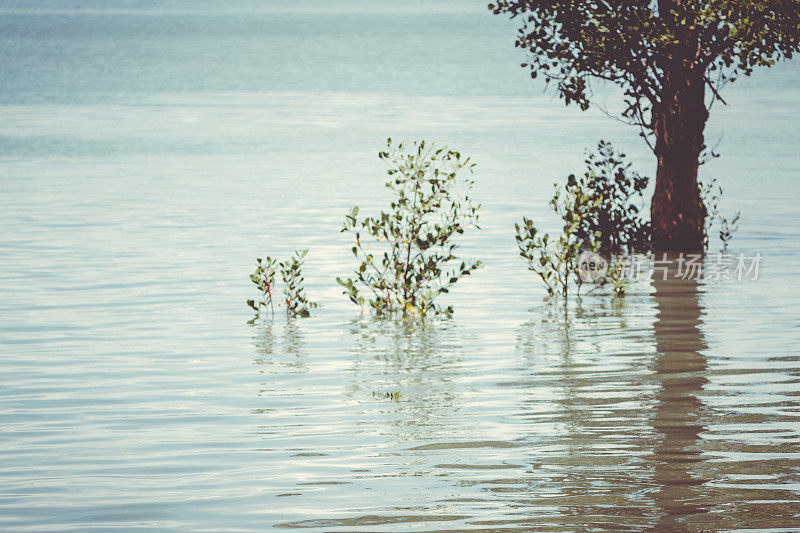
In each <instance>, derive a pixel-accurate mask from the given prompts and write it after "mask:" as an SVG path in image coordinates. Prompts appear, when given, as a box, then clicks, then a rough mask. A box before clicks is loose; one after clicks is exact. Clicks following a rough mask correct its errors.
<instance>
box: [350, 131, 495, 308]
mask: <svg viewBox="0 0 800 533" xmlns="http://www.w3.org/2000/svg"><path fill="white" fill-rule="evenodd" d="M379 157H380V158H381V159H382V160H384V161H385V162H386V163H387V164H388V165H389V170H388V172H387V173H388V175H389V180H388V181H387V182H386V186H387V187H388V188H389V189H390V190H391V191H392V193H393V194H394V198H393V200H392V201H391V203H390V205H389V210H388V211H386V212H385V211H382V212H381V213H380V214H379V215H378V216H375V217H364V218H363V219H359V218H358V207H354V208H353V209H352V211H351V212H350V214H348V215H347V216H346V217H345V222H344V227H343V228H342V231H343V232H350V233H352V234H353V235H354V237H355V244H354V246H353V248H352V251H353V255H355V256H356V258H357V260H358V266H357V267H356V269H355V278H347V279H342V278H337V279H336V281H337V282H338V283H339V284H340V285H341V286H342V287H344V289H345V292H344V294H346V295H347V296H348V297H349V298H350V300H351V301H352V302H354V303H356V304H358V305H360V306H362V307H364V306H365V305H369V306H370V307H371V308H372V309H373V310H374V312H375V313H376V314H378V315H386V314H394V313H402V314H403V315H425V314H429V313H432V314H438V313H451V312H452V307H447V308H444V309H442V308H441V307H440V306H438V305H437V304H436V303H434V300H435V299H436V297H437V296H439V295H440V294H445V293H447V292H449V290H450V288H451V287H452V286H453V285H454V284H455V283H456V282H457V281H458V280H459V279H460V278H461V277H462V276H467V275H470V274H471V273H472V272H473V271H474V270H475V269H477V268H479V267H480V266H481V262H480V261H459V259H458V258H457V257H456V255H455V252H456V249H457V247H458V246H457V244H456V242H455V238H456V236H457V235H460V234H462V233H464V231H465V230H466V229H468V228H471V227H476V228H477V227H478V226H477V221H478V209H479V208H480V204H477V203H475V202H474V201H473V200H472V198H471V197H470V196H469V194H470V191H471V189H472V186H473V183H474V181H473V180H472V179H471V178H464V177H462V174H463V173H468V174H470V175H471V174H472V169H473V168H474V167H475V164H474V163H472V162H471V160H470V159H469V158H468V157H467V158H464V157H462V156H461V154H460V153H459V152H457V151H455V150H450V149H448V148H447V147H437V146H435V145H433V144H428V143H426V142H425V141H421V142H414V143H411V144H404V143H400V144H397V145H393V144H392V140H391V139H389V140H388V147H387V150H386V151H384V152H380V154H379ZM364 291H367V292H368V295H366V296H363V295H362V294H363V292H364Z"/></svg>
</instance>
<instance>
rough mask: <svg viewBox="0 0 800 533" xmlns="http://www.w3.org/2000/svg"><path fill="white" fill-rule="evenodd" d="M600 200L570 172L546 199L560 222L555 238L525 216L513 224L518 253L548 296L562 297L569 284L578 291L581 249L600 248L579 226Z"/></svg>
mask: <svg viewBox="0 0 800 533" xmlns="http://www.w3.org/2000/svg"><path fill="white" fill-rule="evenodd" d="M600 202H601V200H600V198H599V197H598V196H597V195H595V194H593V193H592V191H591V190H590V189H589V188H588V186H587V183H586V179H585V178H580V179H579V178H576V177H575V175H574V174H573V175H570V176H569V178H568V179H567V185H566V187H564V188H563V189H562V188H559V187H558V186H557V185H556V190H555V193H554V195H553V198H552V199H551V200H550V207H551V208H552V209H553V211H555V212H556V214H558V215H559V217H560V218H561V220H562V221H563V223H564V225H563V228H562V231H561V233H560V234H559V235H558V237H555V238H552V239H551V237H550V234H548V233H542V232H540V231H539V229H538V228H537V227H536V226H535V225H534V222H533V220H531V219H529V218H523V219H522V224H515V225H514V227H515V228H516V230H517V236H516V239H517V247H518V248H519V251H520V256H522V258H523V259H524V260H525V261H526V262H527V263H528V269H529V270H532V271H533V272H535V273H536V274H537V275H538V276H539V277H540V278H541V280H542V282H543V283H544V285H545V288H546V289H547V294H548V295H550V296H556V295H559V296H562V297H563V298H564V299H565V300H566V298H567V296H568V294H569V288H570V285H571V284H574V285H575V286H577V288H578V291H580V286H581V285H582V284H583V278H582V277H581V275H580V272H579V256H580V254H581V251H582V250H588V251H590V252H597V251H598V250H599V247H600V239H599V238H598V235H597V234H596V233H593V234H591V235H585V236H583V234H582V233H581V232H580V229H581V228H585V227H586V226H587V225H588V221H589V220H590V219H592V218H593V217H596V215H597V209H598V208H599V206H600Z"/></svg>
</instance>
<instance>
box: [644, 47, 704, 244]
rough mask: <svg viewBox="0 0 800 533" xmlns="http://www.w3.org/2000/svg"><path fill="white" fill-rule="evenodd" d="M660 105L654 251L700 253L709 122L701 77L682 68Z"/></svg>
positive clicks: (652, 209) (657, 112) (674, 73)
mask: <svg viewBox="0 0 800 533" xmlns="http://www.w3.org/2000/svg"><path fill="white" fill-rule="evenodd" d="M665 81H666V83H665V89H664V92H663V94H662V98H661V101H660V102H659V103H658V104H656V105H654V106H653V126H654V132H655V136H656V145H655V152H656V157H657V158H658V170H657V171H656V186H655V192H654V194H653V201H652V204H651V207H650V218H651V222H652V230H653V239H652V243H653V249H654V250H656V251H674V252H696V251H702V250H703V248H704V246H703V240H704V235H703V228H704V225H705V218H706V208H705V206H704V205H703V199H702V197H701V196H700V186H699V184H698V181H697V172H698V167H699V160H700V154H701V153H702V151H703V149H704V148H705V141H704V137H703V130H704V129H705V125H706V121H707V120H708V110H707V109H706V106H705V81H704V78H703V75H702V73H695V72H692V71H691V70H689V69H683V68H680V63H678V65H677V66H676V68H675V69H674V70H672V72H670V73H669V74H668V76H667V79H666V80H665Z"/></svg>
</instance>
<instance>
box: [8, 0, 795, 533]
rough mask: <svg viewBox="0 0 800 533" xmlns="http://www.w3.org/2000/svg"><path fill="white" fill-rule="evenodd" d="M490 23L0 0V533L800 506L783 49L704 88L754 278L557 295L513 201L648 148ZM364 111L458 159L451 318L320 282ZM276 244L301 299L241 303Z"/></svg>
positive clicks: (789, 80) (626, 522)
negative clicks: (571, 102)
mask: <svg viewBox="0 0 800 533" xmlns="http://www.w3.org/2000/svg"><path fill="white" fill-rule="evenodd" d="M320 6H321V7H320ZM513 39H514V26H513V25H511V24H509V23H508V22H507V21H504V20H503V19H500V18H497V17H493V16H490V15H489V13H488V11H487V10H486V9H485V6H484V4H483V3H482V2H467V1H461V2H452V1H445V2H437V3H436V4H435V6H434V7H431V6H429V5H428V3H423V2H405V3H403V4H399V5H396V4H394V3H389V2H354V1H347V2H337V3H336V4H335V5H334V4H333V3H323V2H317V3H312V2H294V3H291V4H288V3H282V2H281V3H278V2H274V3H272V2H269V3H268V2H226V3H224V6H223V3H211V2H196V1H194V2H190V1H188V0H186V1H178V0H170V1H165V2H133V1H129V2H125V1H121V0H120V1H112V0H110V1H100V0H96V1H94V2H88V1H87V2H79V1H61V2H56V1H50V2H46V1H26V2H8V1H4V2H2V3H0V69H2V70H1V72H2V76H0V530H3V531H30V530H40V531H78V530H89V529H96V530H99V531H116V530H122V529H128V528H129V529H136V530H144V529H150V528H152V529H159V530H164V531H170V530H172V531H223V530H224V531H255V530H259V531H261V530H270V529H273V527H280V528H289V527H294V528H306V529H310V530H319V531H362V530H363V531H389V530H407V531H433V530H437V531H439V530H449V531H452V530H484V531H529V530H537V529H541V530H548V531H551V530H558V529H565V530H590V529H593V530H642V529H649V528H653V529H660V530H677V531H679V530H688V531H694V530H741V529H759V530H768V529H773V530H776V531H778V530H779V531H787V530H790V529H792V528H794V529H795V530H798V531H800V472H799V469H800V397H799V396H798V391H799V390H800V387H798V384H799V383H800V376H798V374H800V362H799V361H798V357H799V356H800V350H798V347H797V341H798V338H799V337H800V335H798V333H800V328H799V327H798V326H799V323H798V318H797V317H798V305H797V299H798V297H800V291H799V290H798V288H797V281H798V274H800V266H798V261H800V254H799V253H798V251H799V250H798V236H799V235H798V234H799V233H800V214H798V209H797V205H798V201H799V200H800V189H799V188H798V186H797V182H796V179H797V168H796V166H797V164H798V162H800V156H798V153H797V151H798V130H799V129H800V127H798V123H799V122H798V118H800V90H798V89H797V87H798V86H800V64H798V63H795V64H788V65H780V66H779V67H778V68H776V69H774V70H773V71H771V72H766V73H760V74H759V75H758V76H756V77H755V78H753V79H748V80H743V81H741V82H739V83H738V85H734V86H732V87H731V88H730V89H729V90H728V91H727V92H726V93H725V96H726V99H727V101H728V103H729V104H730V106H729V107H727V108H725V107H723V106H719V107H715V109H714V111H713V113H712V122H711V125H710V132H709V136H708V138H709V144H711V145H714V144H716V143H717V142H719V148H718V150H719V151H720V152H721V153H722V154H723V157H722V158H721V159H719V160H717V161H714V162H713V163H710V164H709V165H708V166H707V167H706V168H705V169H704V173H705V174H706V176H717V177H719V178H720V180H721V182H722V183H723V184H724V185H725V187H726V196H725V198H724V201H723V209H724V210H725V211H729V212H730V211H734V210H741V211H742V212H743V218H742V222H741V230H740V232H739V234H738V235H737V236H736V238H735V239H734V241H733V246H732V252H733V253H740V252H741V253H747V254H754V253H756V252H760V253H761V254H763V261H762V269H761V277H760V279H759V280H758V281H756V282H742V283H729V284H714V283H709V284H706V283H702V282H701V283H692V282H683V283H677V282H675V283H655V284H653V283H644V282H643V283H640V284H638V285H636V286H634V287H633V288H632V290H631V294H630V295H629V296H628V297H627V298H626V299H625V300H624V302H623V303H622V304H612V303H611V302H610V301H609V300H608V299H604V298H585V299H584V300H583V302H582V304H581V306H580V308H579V309H575V308H573V309H572V311H571V314H570V319H569V320H568V321H565V320H564V319H563V317H562V316H560V315H559V314H558V313H557V312H555V311H554V310H553V309H551V308H549V307H548V306H547V305H545V304H544V303H543V302H542V297H543V292H542V289H541V288H540V286H539V284H538V283H537V280H536V278H535V276H534V274H532V273H530V272H527V271H526V270H525V266H524V264H523V263H522V262H521V261H520V260H519V258H518V257H517V256H516V253H517V252H516V249H515V243H514V238H513V222H514V221H516V220H517V219H519V218H521V217H522V216H523V215H528V216H535V217H540V218H541V219H542V220H543V221H545V223H546V224H549V225H550V226H551V227H553V226H554V225H555V221H553V220H552V219H550V218H544V217H547V213H546V199H547V198H548V197H549V195H550V193H551V186H552V183H553V182H554V181H556V180H557V179H562V178H563V177H564V176H565V175H566V174H568V173H570V172H576V171H580V170H581V165H582V159H583V150H584V149H585V148H587V147H589V146H591V145H593V144H595V143H596V142H597V141H598V140H599V139H600V138H607V139H610V140H612V141H614V142H615V143H617V144H618V145H619V146H620V147H623V148H624V149H626V151H627V152H628V153H629V154H630V155H631V156H632V158H633V160H634V161H635V162H636V163H637V166H638V167H639V168H640V169H641V170H642V171H643V172H645V173H648V174H651V175H652V173H653V168H654V162H653V158H652V155H651V154H649V153H648V151H647V148H646V147H645V146H644V144H643V143H642V142H641V140H640V139H638V137H637V133H636V132H635V131H634V130H632V129H629V128H626V127H625V126H623V125H620V124H618V123H616V122H615V121H613V120H611V119H608V118H606V117H605V116H604V115H602V113H600V112H599V111H592V112H589V113H581V112H579V111H577V110H574V109H565V108H564V107H563V105H562V104H561V103H560V102H559V101H557V100H556V99H555V98H553V97H552V95H551V94H550V93H546V92H543V87H542V86H541V84H539V83H534V82H533V81H531V80H529V79H528V77H527V72H526V71H525V70H523V69H521V68H520V67H519V63H520V62H521V61H522V59H523V57H524V56H523V55H522V52H521V51H520V50H518V49H515V48H514V47H513ZM608 102H609V104H613V102H614V100H613V98H612V97H609V100H608ZM388 136H391V137H393V138H397V139H403V138H405V139H415V138H426V139H430V140H436V141H439V142H443V143H449V144H451V145H453V146H455V147H457V148H458V149H460V150H461V151H463V152H465V153H467V154H469V155H471V156H472V157H473V158H474V159H475V161H476V162H477V163H478V164H479V166H478V168H477V171H478V174H477V179H478V184H477V191H476V196H477V197H478V198H479V199H480V200H481V201H482V202H483V205H484V211H483V224H482V226H483V229H482V231H480V232H477V233H475V234H473V235H466V236H465V238H464V240H463V243H464V248H463V251H464V253H465V254H466V255H470V256H474V257H476V258H480V259H483V260H484V262H485V263H486V267H485V268H484V269H482V270H481V271H479V272H478V273H477V274H476V275H475V276H474V277H473V278H471V279H467V280H465V281H464V282H463V284H460V285H459V287H458V288H457V290H455V291H454V292H453V294H452V295H451V298H450V299H449V303H452V304H453V305H454V306H455V308H456V315H455V317H454V318H453V319H452V320H449V321H441V322H434V323H430V324H427V325H424V326H420V325H414V326H403V325H402V324H393V323H385V322H378V321H375V320H372V319H370V318H368V317H364V318H361V317H360V314H359V312H358V309H357V308H355V307H354V306H352V304H350V303H349V302H348V301H347V299H346V298H345V297H344V296H342V295H341V294H340V292H341V291H340V289H339V288H338V287H337V285H336V284H335V281H334V278H335V277H336V276H341V275H346V274H347V273H348V271H349V270H350V269H351V268H352V266H353V265H352V262H351V259H352V258H351V256H350V254H349V245H350V244H349V242H348V239H347V236H346V235H343V234H340V233H339V232H338V231H339V228H340V226H341V222H342V218H343V215H344V213H345V212H346V210H347V209H348V208H349V207H350V206H351V205H355V204H358V205H360V206H362V210H363V211H369V210H370V209H373V208H377V207H378V206H380V205H382V204H383V203H384V202H385V201H386V196H385V189H384V188H383V179H384V174H383V173H384V167H383V166H382V164H381V162H380V161H379V160H378V158H377V157H376V154H377V152H378V151H379V150H380V149H382V147H383V143H384V140H385V138H386V137H388ZM714 246H717V245H716V243H715V245H714ZM300 247H308V248H310V249H311V252H310V254H309V258H308V262H307V276H306V278H307V284H308V290H309V293H310V295H311V296H312V298H313V299H315V300H317V301H319V302H320V303H321V304H322V306H323V307H322V308H321V309H320V310H319V312H318V313H317V314H316V316H315V317H314V318H312V319H308V320H300V321H298V322H296V323H294V324H291V325H285V323H284V321H283V320H280V319H276V320H275V321H274V323H273V324H272V326H271V327H269V326H264V325H257V326H252V325H248V324H247V321H248V319H249V318H250V313H249V311H248V309H247V307H246V306H245V304H244V301H245V300H246V299H247V298H250V297H253V296H254V294H253V289H252V288H251V284H250V281H249V279H248V275H249V273H250V272H251V271H252V268H253V263H254V258H255V257H256V256H263V255H267V254H271V255H286V254H288V253H290V252H291V250H293V249H294V248H300ZM373 391H378V392H381V391H383V392H385V391H399V392H400V398H399V401H398V402H391V401H388V400H380V399H375V398H373V395H372V393H373Z"/></svg>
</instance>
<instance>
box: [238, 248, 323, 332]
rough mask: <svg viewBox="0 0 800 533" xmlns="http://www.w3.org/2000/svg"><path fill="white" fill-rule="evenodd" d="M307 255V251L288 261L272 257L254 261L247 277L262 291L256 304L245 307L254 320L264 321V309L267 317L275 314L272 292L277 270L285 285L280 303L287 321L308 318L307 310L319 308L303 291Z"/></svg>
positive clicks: (248, 303)
mask: <svg viewBox="0 0 800 533" xmlns="http://www.w3.org/2000/svg"><path fill="white" fill-rule="evenodd" d="M307 254H308V250H297V251H295V253H294V255H293V256H292V257H291V259H289V260H288V261H281V262H278V260H277V259H273V258H271V257H266V258H264V259H263V260H262V259H261V258H258V259H256V270H255V272H253V273H252V274H250V280H251V281H252V282H253V283H254V284H255V285H256V286H257V287H258V289H259V290H260V291H261V297H260V298H259V299H258V300H247V305H249V306H250V307H251V308H252V309H253V310H254V311H255V312H256V316H257V317H259V318H263V317H264V316H265V313H266V311H267V309H269V312H270V315H274V314H275V305H274V295H273V294H274V293H273V291H274V289H275V274H276V272H277V271H278V270H280V273H281V278H282V280H283V283H284V287H283V300H282V301H281V302H280V303H281V304H283V305H284V307H285V308H286V317H287V318H293V317H308V316H310V315H311V312H310V310H311V309H314V308H315V307H318V305H317V304H316V303H314V302H311V301H309V300H308V297H307V296H306V293H305V288H304V287H303V262H304V261H305V257H306V255H307Z"/></svg>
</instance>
